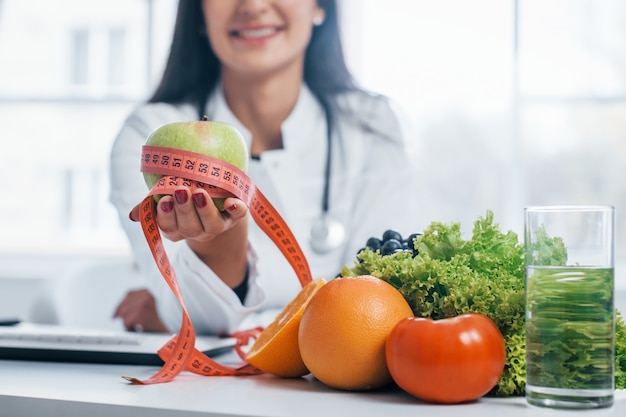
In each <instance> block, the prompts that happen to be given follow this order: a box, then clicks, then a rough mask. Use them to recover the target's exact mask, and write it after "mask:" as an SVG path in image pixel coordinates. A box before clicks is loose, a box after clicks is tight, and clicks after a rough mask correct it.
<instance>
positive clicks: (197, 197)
mask: <svg viewBox="0 0 626 417" xmlns="http://www.w3.org/2000/svg"><path fill="white" fill-rule="evenodd" d="M192 197H193V202H194V203H195V204H196V207H199V208H202V207H205V206H206V197H205V196H204V194H202V193H197V194H193V195H192Z"/></svg>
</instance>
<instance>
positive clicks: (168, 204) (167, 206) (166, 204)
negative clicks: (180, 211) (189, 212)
mask: <svg viewBox="0 0 626 417" xmlns="http://www.w3.org/2000/svg"><path fill="white" fill-rule="evenodd" d="M173 208H174V202H173V201H171V200H167V201H161V210H163V211H164V212H165V213H169V212H170V211H172V209H173Z"/></svg>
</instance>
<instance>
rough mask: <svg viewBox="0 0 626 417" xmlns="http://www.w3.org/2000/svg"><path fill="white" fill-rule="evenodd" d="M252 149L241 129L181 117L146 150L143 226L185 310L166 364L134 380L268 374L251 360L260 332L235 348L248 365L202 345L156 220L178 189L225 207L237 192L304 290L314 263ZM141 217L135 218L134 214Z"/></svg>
mask: <svg viewBox="0 0 626 417" xmlns="http://www.w3.org/2000/svg"><path fill="white" fill-rule="evenodd" d="M247 169H248V148H247V146H246V143H245V141H244V139H243V137H242V135H241V133H239V131H238V130H237V129H235V128H234V127H233V126H231V125H229V124H227V123H222V122H215V121H209V120H207V118H206V117H205V118H203V119H202V120H197V121H181V122H172V123H167V124H164V125H162V126H160V127H158V128H156V129H155V130H154V131H153V132H152V133H151V134H150V135H149V136H148V138H147V139H146V143H145V144H144V146H143V148H142V155H141V172H142V173H143V175H144V180H145V182H146V185H147V186H148V188H149V189H150V192H149V193H148V195H147V196H146V197H145V198H144V200H143V201H142V202H141V203H140V204H139V205H138V206H137V207H136V209H137V211H138V217H137V218H138V219H139V220H140V222H141V228H142V230H143V232H144V235H145V237H146V242H147V243H148V246H149V247H150V251H151V252H152V256H153V257H154V260H155V263H156V265H157V267H158V269H159V271H160V272H161V274H162V275H163V278H164V279H165V281H166V282H167V284H168V286H169V287H170V289H171V290H172V292H173V293H174V295H175V296H176V299H177V300H178V301H179V303H180V305H181V308H182V313H183V316H182V324H181V327H180V330H179V331H178V334H177V335H175V336H174V337H173V338H172V339H171V340H170V342H168V343H167V344H166V345H164V346H163V347H162V348H161V349H160V350H159V351H158V354H159V357H161V359H162V360H163V361H164V364H163V367H162V368H161V369H160V370H159V371H158V372H157V373H155V374H154V375H152V376H151V377H149V378H148V379H139V378H135V377H128V376H125V377H123V378H124V379H126V380H128V381H129V382H131V383H133V384H156V383H163V382H168V381H171V380H172V379H173V378H175V377H176V375H178V374H179V373H180V372H182V371H185V370H186V371H190V372H194V373H198V374H200V375H206V376H218V375H255V374H258V373H260V372H262V371H260V370H258V369H256V368H255V367H253V366H252V365H250V364H248V363H246V362H245V353H244V352H243V350H242V346H246V345H247V344H248V341H249V339H250V338H251V337H253V338H254V337H256V336H257V335H258V334H259V333H260V329H258V328H254V329H249V330H244V331H240V332H235V333H234V334H233V335H232V336H233V337H234V338H236V340H237V343H236V346H235V350H236V351H237V353H238V354H239V356H240V357H241V358H242V359H243V360H244V365H242V366H241V367H237V368H234V367H229V366H224V365H221V364H219V363H217V362H215V361H214V360H213V359H211V358H209V357H207V356H206V355H204V354H203V353H202V352H199V351H198V350H197V349H196V348H195V340H196V333H195V330H194V328H193V325H192V323H191V319H190V317H189V314H188V312H187V308H186V307H185V303H184V300H183V296H182V293H181V292H180V288H179V286H178V282H177V280H176V274H175V271H174V270H173V269H172V267H171V264H170V262H169V259H168V257H167V253H166V252H165V248H164V246H163V243H162V239H161V234H160V231H159V227H158V225H157V222H156V203H157V201H158V199H159V197H160V196H162V195H167V194H171V193H173V192H174V191H175V190H176V187H178V186H181V185H185V186H188V187H191V188H192V189H196V188H204V189H206V190H207V191H208V192H209V195H210V196H211V198H212V199H213V201H214V203H215V205H216V206H217V208H219V209H220V210H223V209H224V199H225V198H226V197H228V196H234V197H237V198H239V199H240V200H242V201H243V202H244V203H245V204H246V205H247V206H248V208H249V210H250V215H251V217H252V219H253V220H254V221H255V222H256V224H257V225H258V226H259V228H260V229H261V230H263V232H264V233H265V234H266V235H267V236H268V237H269V238H270V239H271V240H272V242H274V244H276V246H277V247H278V249H279V250H280V251H281V253H282V254H283V255H284V256H285V258H286V259H287V261H288V262H289V264H290V265H291V267H292V268H293V270H294V272H295V273H296V277H297V278H298V280H299V282H300V284H301V286H302V287H304V286H305V285H307V284H308V283H309V282H311V281H312V278H311V270H310V268H309V264H308V261H307V259H306V257H305V255H304V253H303V251H302V249H301V248H300V245H299V244H298V242H297V240H296V238H295V236H294V234H293V233H292V232H291V230H290V229H289V226H288V225H287V223H286V222H285V221H284V219H283V218H282V216H281V215H280V213H278V211H277V210H276V209H275V208H274V207H273V206H272V204H271V203H270V201H269V200H268V199H267V198H266V197H265V196H264V195H263V193H262V192H261V191H260V190H259V189H258V188H257V187H256V186H255V185H254V183H253V182H252V181H251V180H250V178H249V177H248V176H247V174H246V171H247ZM131 217H132V216H131ZM133 218H134V217H133Z"/></svg>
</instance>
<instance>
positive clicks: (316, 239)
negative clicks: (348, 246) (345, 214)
mask: <svg viewBox="0 0 626 417" xmlns="http://www.w3.org/2000/svg"><path fill="white" fill-rule="evenodd" d="M345 235H346V232H345V229H344V227H343V225H342V224H341V223H340V222H339V221H337V220H335V219H333V218H332V217H330V216H328V215H327V214H326V213H324V214H322V216H320V217H319V218H318V219H316V220H314V221H313V225H312V226H311V248H312V249H313V250H314V251H315V252H317V253H320V254H322V253H328V252H331V251H333V250H335V249H337V248H338V247H339V246H341V244H342V243H343V241H344V239H345Z"/></svg>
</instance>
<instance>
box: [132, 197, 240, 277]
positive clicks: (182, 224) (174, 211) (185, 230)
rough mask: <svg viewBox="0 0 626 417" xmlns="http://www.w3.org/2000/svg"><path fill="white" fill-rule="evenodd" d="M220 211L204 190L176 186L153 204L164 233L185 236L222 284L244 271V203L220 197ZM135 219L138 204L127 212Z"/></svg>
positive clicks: (179, 238)
mask: <svg viewBox="0 0 626 417" xmlns="http://www.w3.org/2000/svg"><path fill="white" fill-rule="evenodd" d="M224 209H225V211H224V212H221V211H220V210H219V209H218V208H217V207H216V206H215V204H214V203H213V201H212V200H211V197H210V196H209V194H208V193H207V192H206V190H202V189H199V190H195V191H193V193H192V191H191V189H190V188H189V187H184V186H181V187H178V188H177V189H176V190H174V194H173V195H166V196H163V197H162V198H161V199H160V200H159V202H158V204H157V223H158V225H159V229H160V230H161V232H162V234H163V236H164V237H166V238H167V239H169V240H172V241H174V242H177V241H180V240H186V241H187V244H188V245H189V247H190V248H191V249H192V250H193V251H194V252H195V253H196V254H197V255H198V257H199V258H200V259H201V260H202V261H203V262H204V263H205V264H207V265H208V266H209V267H210V268H211V269H212V270H213V271H214V272H215V273H216V274H217V276H218V277H220V278H221V279H222V281H224V283H225V284H226V285H228V286H229V287H231V288H234V287H236V286H238V285H239V284H241V282H242V281H243V278H244V276H245V272H246V254H247V248H248V243H247V242H248V223H247V214H248V207H247V206H246V205H245V203H244V202H243V201H241V200H239V199H238V198H234V197H229V198H226V199H225V200H224ZM130 218H131V220H134V221H138V220H139V205H137V206H136V207H135V208H134V209H133V211H132V212H131V213H130Z"/></svg>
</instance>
